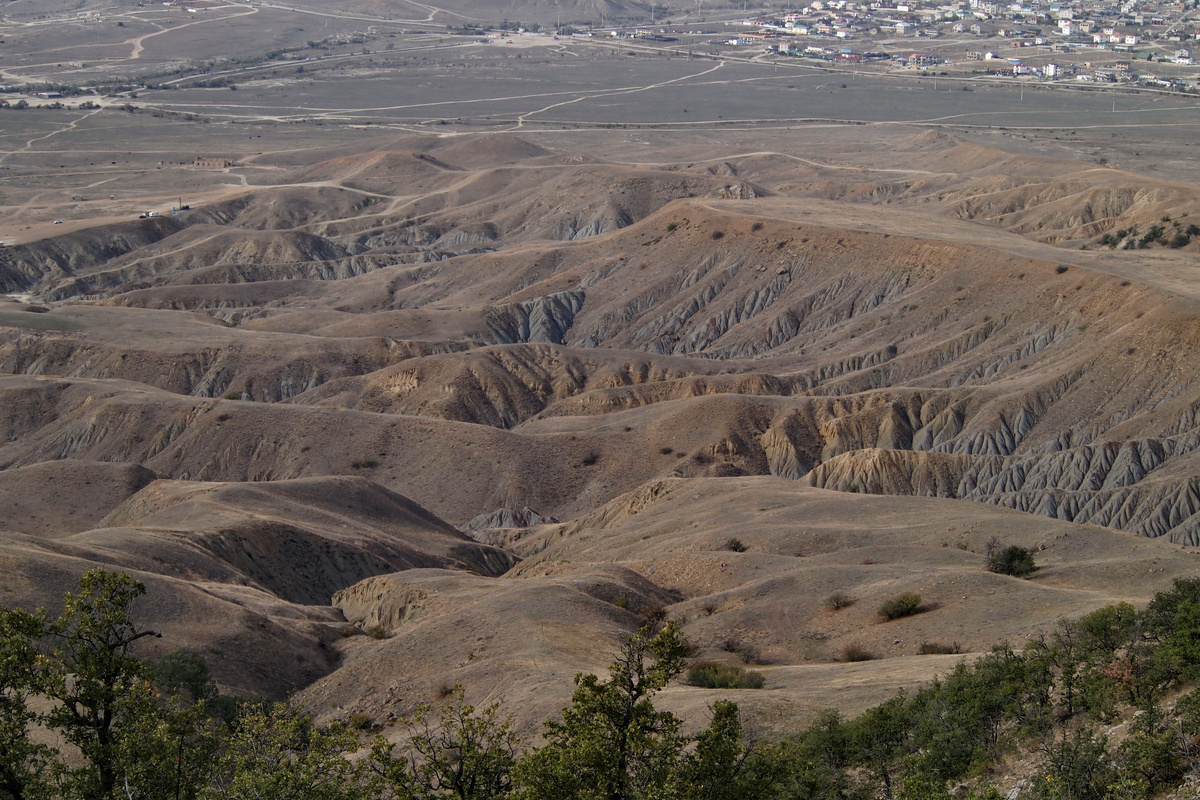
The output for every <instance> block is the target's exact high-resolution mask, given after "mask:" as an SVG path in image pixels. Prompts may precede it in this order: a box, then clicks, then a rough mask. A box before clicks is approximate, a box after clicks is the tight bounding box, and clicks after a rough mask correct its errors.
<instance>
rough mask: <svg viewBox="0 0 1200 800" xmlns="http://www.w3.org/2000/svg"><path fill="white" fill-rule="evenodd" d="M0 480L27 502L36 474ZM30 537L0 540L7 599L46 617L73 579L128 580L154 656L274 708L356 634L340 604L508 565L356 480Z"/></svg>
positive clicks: (142, 498) (159, 507)
mask: <svg viewBox="0 0 1200 800" xmlns="http://www.w3.org/2000/svg"><path fill="white" fill-rule="evenodd" d="M106 466H107V465H106ZM83 469H90V472H89V473H87V474H91V475H93V476H103V475H104V471H103V470H102V469H100V467H99V465H96V466H93V465H86V464H80V465H78V466H77V467H75V468H74V469H73V470H71V469H68V470H59V471H58V473H57V474H58V476H59V477H60V478H67V477H70V476H71V475H72V472H75V473H79V472H80V471H81V470H83ZM115 470H116V468H115V467H112V468H110V469H109V470H108V472H114V471H115ZM44 471H45V470H44V469H43V470H40V472H44ZM125 471H126V472H128V471H129V470H128V468H125ZM3 474H4V476H5V478H6V482H7V484H8V488H9V491H10V492H11V493H12V494H16V492H17V491H18V490H20V489H23V490H24V491H25V492H28V493H35V494H36V493H37V491H38V487H37V484H36V483H35V482H36V481H37V479H38V478H39V469H38V467H30V468H26V469H15V470H6V471H4V473H3ZM111 488H112V487H111V486H110V485H105V484H103V483H102V482H101V481H99V480H97V481H95V482H94V483H93V482H92V481H90V480H89V481H83V482H81V485H80V486H78V487H76V489H75V491H76V492H77V493H79V494H80V495H82V498H93V499H99V498H101V497H103V496H104V495H105V494H106V493H107V492H108V491H109V490H111ZM80 505H83V507H86V506H85V505H84V504H80ZM37 533H38V532H35V535H32V536H31V535H21V534H15V533H13V534H7V533H4V534H0V558H3V559H4V561H5V563H6V564H8V565H10V566H11V567H12V571H10V572H9V573H8V574H9V575H10V576H11V577H10V579H9V581H10V584H16V585H8V587H7V588H8V589H9V590H10V591H13V590H18V589H19V590H20V591H21V592H22V594H21V595H20V596H21V597H22V598H23V599H25V600H28V601H30V602H31V603H32V601H34V600H36V601H38V602H49V603H50V604H51V605H52V604H53V603H54V602H56V601H57V597H58V596H60V595H61V592H62V591H65V590H67V589H69V588H70V582H71V580H72V577H71V576H72V575H74V574H77V572H78V571H79V570H82V569H86V568H87V567H88V566H89V565H104V566H106V567H107V568H109V569H121V570H124V571H128V572H131V573H133V574H135V575H137V576H138V577H139V578H141V579H143V580H145V581H146V582H147V583H148V585H149V586H150V587H151V592H150V595H149V596H148V598H147V601H146V602H147V604H148V605H149V608H147V609H146V610H144V611H143V613H146V614H151V615H152V616H153V624H154V625H155V626H156V627H158V628H160V629H161V631H162V632H163V633H164V640H163V642H161V643H159V644H158V645H156V649H157V650H159V651H164V652H165V651H166V650H169V649H174V648H177V647H183V646H188V647H193V648H194V649H197V650H205V651H207V652H215V653H216V654H217V658H216V662H217V663H216V664H215V665H214V666H215V668H216V670H217V673H218V675H219V676H220V677H221V679H222V680H223V681H225V682H227V683H228V684H229V685H230V686H231V687H235V688H237V689H239V690H241V691H251V692H254V693H266V694H271V695H279V694H281V693H283V692H286V691H289V690H292V689H295V688H297V687H299V686H303V685H306V684H307V683H309V682H310V681H311V680H313V679H314V678H315V677H316V676H317V675H319V674H323V673H324V672H327V671H329V670H330V669H332V668H334V667H335V666H336V664H337V660H338V656H337V654H336V652H335V651H334V650H333V649H332V648H331V647H330V644H331V643H332V642H334V641H335V640H338V639H340V638H342V637H344V636H346V635H351V634H353V633H354V631H353V630H352V629H349V630H348V629H347V628H346V624H345V622H344V621H343V620H342V618H341V616H340V615H338V614H336V613H335V612H331V611H330V610H329V603H330V599H331V597H332V596H333V595H334V594H335V593H336V592H338V591H339V590H341V589H344V588H346V587H348V586H351V585H353V584H355V583H357V582H358V581H361V580H363V579H366V578H369V577H372V576H376V575H385V574H393V573H397V572H401V571H404V570H408V569H419V568H431V567H432V568H438V569H442V570H446V571H448V572H450V573H457V572H464V573H469V574H479V575H489V576H490V575H498V574H501V573H503V572H504V571H506V570H507V569H509V568H510V567H511V566H512V565H513V563H515V559H513V557H512V556H510V555H509V554H508V553H505V552H504V551H501V550H498V549H496V548H493V547H489V546H486V545H481V544H479V543H477V542H475V541H473V540H471V539H469V538H468V537H466V536H464V535H463V534H461V533H459V532H458V531H456V530H454V529H453V528H451V527H450V526H448V525H447V524H446V523H444V522H442V521H441V520H440V519H438V518H437V517H435V516H434V515H433V514H431V513H430V512H428V511H426V510H425V509H423V508H421V507H420V506H418V505H417V504H415V503H413V502H412V501H410V500H408V499H407V498H405V497H402V496H400V495H397V494H394V493H392V492H389V491H387V490H386V489H383V488H382V487H380V486H378V485H376V484H373V483H370V482H369V481H367V480H365V479H362V478H357V477H343V478H315V479H308V480H298V481H281V482H274V483H255V484H247V483H235V484H224V483H217V484H212V483H200V482H195V481H187V482H177V481H155V482H153V483H150V484H149V485H147V486H145V488H142V489H141V490H140V491H137V492H136V493H135V494H133V495H132V496H130V497H129V498H128V499H126V500H125V501H124V502H123V503H121V504H120V505H119V506H117V507H116V508H115V509H113V510H112V511H111V512H110V513H109V514H108V515H107V516H106V517H105V518H104V519H103V520H101V521H100V522H99V523H98V524H97V525H96V526H95V527H92V528H90V529H88V530H81V531H79V532H78V533H73V534H64V533H63V532H62V531H61V530H59V531H58V532H57V533H56V535H55V536H54V537H53V538H50V537H44V536H40V535H36V534H37ZM225 647H229V648H230V652H229V653H228V657H227V658H226V656H225V655H224V653H225ZM251 662H252V663H253V667H252V668H249V669H248V668H247V665H248V664H249V663H251Z"/></svg>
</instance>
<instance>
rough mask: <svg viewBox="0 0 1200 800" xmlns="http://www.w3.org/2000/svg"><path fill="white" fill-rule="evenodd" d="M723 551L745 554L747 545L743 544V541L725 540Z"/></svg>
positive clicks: (732, 538) (735, 539)
mask: <svg viewBox="0 0 1200 800" xmlns="http://www.w3.org/2000/svg"><path fill="white" fill-rule="evenodd" d="M721 549H723V550H729V551H731V552H734V553H744V552H746V545H744V544H742V540H741V539H737V538H734V537H730V538H728V539H726V540H725V544H723V545H721Z"/></svg>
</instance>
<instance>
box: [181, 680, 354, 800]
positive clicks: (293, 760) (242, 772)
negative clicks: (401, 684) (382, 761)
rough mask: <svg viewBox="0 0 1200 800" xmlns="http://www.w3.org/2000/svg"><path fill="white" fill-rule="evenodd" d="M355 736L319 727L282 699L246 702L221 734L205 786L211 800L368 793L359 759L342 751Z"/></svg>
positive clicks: (314, 799) (318, 799) (346, 797)
mask: <svg viewBox="0 0 1200 800" xmlns="http://www.w3.org/2000/svg"><path fill="white" fill-rule="evenodd" d="M358 746H359V742H358V737H357V736H356V735H355V734H354V732H353V731H349V730H347V729H345V728H343V727H340V726H333V727H330V728H320V727H317V726H315V725H313V724H312V721H311V720H309V718H308V717H306V716H305V715H303V714H302V713H300V712H299V711H297V710H296V709H294V708H292V707H291V706H289V705H287V704H286V703H276V704H275V705H274V707H272V708H270V709H264V708H262V707H250V706H247V707H245V709H244V713H243V715H242V716H241V717H240V718H239V719H238V721H237V722H236V723H235V725H234V730H233V732H232V733H230V734H228V735H227V736H225V737H224V738H223V739H222V740H221V744H220V751H219V754H218V757H217V759H216V763H215V765H214V770H213V775H212V778H211V780H210V782H209V786H208V787H207V789H206V790H205V791H204V793H203V794H202V796H203V797H205V798H211V799H212V800H217V799H218V798H219V800H360V798H364V797H372V796H375V795H374V791H375V790H374V789H373V788H371V787H369V786H367V785H366V783H367V769H366V763H365V762H363V761H359V762H354V763H352V762H351V761H350V760H349V758H348V756H349V755H350V754H351V753H353V752H354V751H356V750H357V749H358Z"/></svg>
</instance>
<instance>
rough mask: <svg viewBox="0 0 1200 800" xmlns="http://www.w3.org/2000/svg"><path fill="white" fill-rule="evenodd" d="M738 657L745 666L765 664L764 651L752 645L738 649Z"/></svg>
mask: <svg viewBox="0 0 1200 800" xmlns="http://www.w3.org/2000/svg"><path fill="white" fill-rule="evenodd" d="M737 657H738V658H740V659H741V660H742V663H743V664H765V663H766V661H765V660H764V659H763V656H762V651H761V650H759V649H758V648H757V647H755V646H754V645H752V644H744V645H742V646H741V647H739V648H738V649H737Z"/></svg>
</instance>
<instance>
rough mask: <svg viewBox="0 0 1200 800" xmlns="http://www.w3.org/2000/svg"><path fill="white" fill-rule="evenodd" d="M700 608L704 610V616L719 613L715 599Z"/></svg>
mask: <svg viewBox="0 0 1200 800" xmlns="http://www.w3.org/2000/svg"><path fill="white" fill-rule="evenodd" d="M700 610H701V611H703V612H704V616H706V617H711V616H712V615H713V614H715V613H717V604H716V603H715V602H714V601H712V600H709V601H707V602H705V603H704V605H702V606H700Z"/></svg>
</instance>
